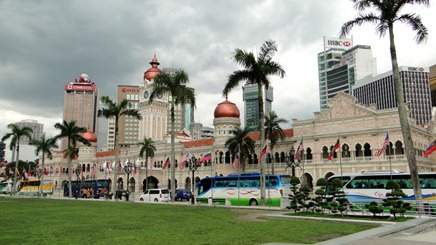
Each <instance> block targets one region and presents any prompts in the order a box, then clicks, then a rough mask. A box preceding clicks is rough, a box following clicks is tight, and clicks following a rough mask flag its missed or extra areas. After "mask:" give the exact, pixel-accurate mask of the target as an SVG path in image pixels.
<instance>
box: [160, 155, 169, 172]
mask: <svg viewBox="0 0 436 245" xmlns="http://www.w3.org/2000/svg"><path fill="white" fill-rule="evenodd" d="M169 163H170V158H169V157H168V158H167V160H166V161H165V162H164V164H163V165H162V169H165V168H166V167H167V165H168V164H169Z"/></svg>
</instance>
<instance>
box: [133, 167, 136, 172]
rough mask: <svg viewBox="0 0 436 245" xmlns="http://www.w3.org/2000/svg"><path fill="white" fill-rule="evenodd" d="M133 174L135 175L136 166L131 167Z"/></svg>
mask: <svg viewBox="0 0 436 245" xmlns="http://www.w3.org/2000/svg"><path fill="white" fill-rule="evenodd" d="M133 174H136V165H135V166H133Z"/></svg>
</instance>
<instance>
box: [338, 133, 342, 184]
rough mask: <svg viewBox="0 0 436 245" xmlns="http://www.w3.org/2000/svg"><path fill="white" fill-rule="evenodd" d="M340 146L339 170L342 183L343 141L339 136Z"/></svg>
mask: <svg viewBox="0 0 436 245" xmlns="http://www.w3.org/2000/svg"><path fill="white" fill-rule="evenodd" d="M338 144H339V168H340V169H341V181H342V147H341V140H340V137H339V135H338Z"/></svg>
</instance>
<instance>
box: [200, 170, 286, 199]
mask: <svg viewBox="0 0 436 245" xmlns="http://www.w3.org/2000/svg"><path fill="white" fill-rule="evenodd" d="M265 179H266V193H265V194H266V198H265V200H266V204H267V205H268V206H277V207H280V206H281V200H282V197H287V195H286V194H285V192H286V190H287V189H290V187H291V186H290V185H291V177H290V176H289V175H278V174H266V175H265ZM197 188H198V192H197V202H199V203H201V204H208V203H209V199H211V201H212V203H215V204H217V205H236V206H257V205H259V203H260V202H261V200H260V191H261V190H260V173H258V172H245V173H239V174H230V175H228V176H215V177H206V178H204V179H201V180H200V181H199V182H198V183H197Z"/></svg>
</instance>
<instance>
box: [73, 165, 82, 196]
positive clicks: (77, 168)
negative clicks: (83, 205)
mask: <svg viewBox="0 0 436 245" xmlns="http://www.w3.org/2000/svg"><path fill="white" fill-rule="evenodd" d="M74 172H75V173H76V176H77V189H76V199H77V198H78V197H79V192H80V190H81V186H80V185H79V183H80V182H79V181H80V165H77V167H76V170H74Z"/></svg>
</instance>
